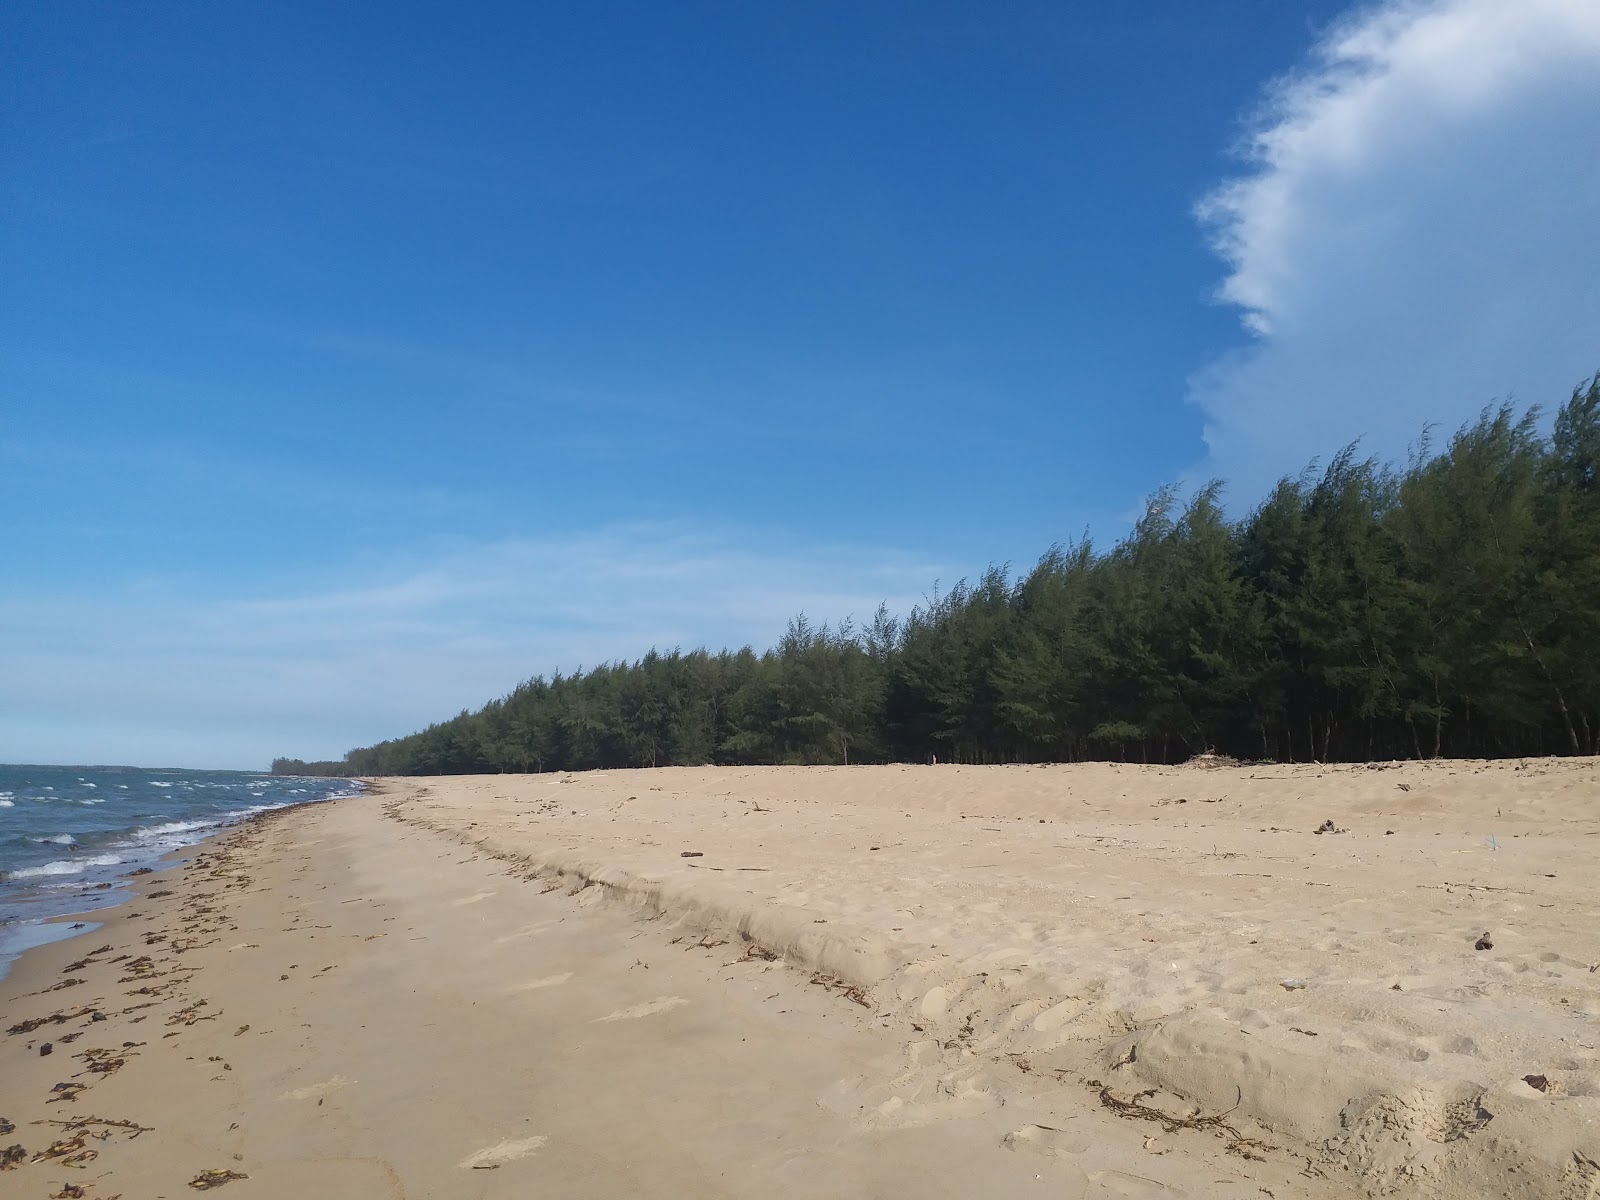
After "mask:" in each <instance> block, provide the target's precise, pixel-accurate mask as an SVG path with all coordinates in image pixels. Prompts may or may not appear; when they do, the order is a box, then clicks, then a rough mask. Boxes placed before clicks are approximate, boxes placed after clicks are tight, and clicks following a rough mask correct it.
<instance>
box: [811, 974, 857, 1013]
mask: <svg viewBox="0 0 1600 1200" xmlns="http://www.w3.org/2000/svg"><path fill="white" fill-rule="evenodd" d="M811 982H812V983H814V984H816V985H817V986H818V987H821V988H825V989H826V990H828V991H830V992H837V993H838V994H839V995H841V996H843V997H844V998H845V999H846V1000H854V1001H855V1002H856V1003H857V1004H859V1005H861V1007H862V1008H871V1007H872V1002H871V1001H869V1000H868V999H867V994H866V992H864V991H862V989H861V988H859V987H857V986H856V985H855V984H853V983H846V982H845V981H844V980H842V979H839V978H837V977H836V976H833V975H826V974H824V973H823V972H821V971H818V972H816V973H815V974H813V975H812V976H811Z"/></svg>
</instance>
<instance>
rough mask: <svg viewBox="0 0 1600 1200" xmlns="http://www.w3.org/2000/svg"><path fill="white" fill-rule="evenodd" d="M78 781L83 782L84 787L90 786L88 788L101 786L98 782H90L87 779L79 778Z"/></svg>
mask: <svg viewBox="0 0 1600 1200" xmlns="http://www.w3.org/2000/svg"><path fill="white" fill-rule="evenodd" d="M78 782H79V783H81V784H83V786H84V787H88V788H92V787H99V786H100V785H99V784H98V783H89V782H88V781H87V780H83V779H80V780H78Z"/></svg>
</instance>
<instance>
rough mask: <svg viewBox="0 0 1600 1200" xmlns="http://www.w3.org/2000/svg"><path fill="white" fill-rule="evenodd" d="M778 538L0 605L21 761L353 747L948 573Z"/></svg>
mask: <svg viewBox="0 0 1600 1200" xmlns="http://www.w3.org/2000/svg"><path fill="white" fill-rule="evenodd" d="M760 543H761V538H760V537H759V536H758V535H756V534H753V533H750V532H743V533H727V534H723V535H709V534H705V533H697V532H694V531H691V530H687V529H685V528H683V527H681V526H674V525H632V526H625V527H617V528H612V529H607V530H602V531H598V532H591V533H587V534H581V535H575V536H571V537H561V538H551V539H546V540H538V541H535V540H516V541H505V542H500V543H496V544H492V545H467V546H462V547H460V548H459V549H457V550H455V551H453V552H450V553H446V554H443V555H441V556H440V557H438V558H437V559H436V560H434V561H432V562H429V563H426V564H423V565H421V566H416V565H413V566H411V567H410V568H408V569H405V568H398V567H397V568H394V569H392V570H390V571H388V572H387V573H385V574H383V575H382V576H380V577H375V578H372V579H371V580H370V581H369V582H368V583H367V584H366V585H365V586H362V587H358V588H353V589H349V588H346V589H336V590H317V589H315V588H304V587H302V588H298V589H292V590H291V589H288V588H281V589H280V594H278V595H276V596H273V597H270V598H266V599H262V598H259V596H256V597H252V598H239V597H233V596H213V597H209V598H203V599H202V598H195V597H194V596H192V595H186V594H185V593H184V592H183V591H181V590H178V589H175V588H167V587H164V586H160V585H149V584H146V585H143V586H138V587H126V588H121V589H119V590H115V591H112V592H110V593H108V594H106V595H104V596H101V597H96V598H94V599H85V598H82V597H75V598H57V599H48V598H29V599H27V600H12V601H8V602H0V762H17V761H35V762H37V761H52V762H85V761H94V762H122V761H130V762H134V763H139V764H153V763H179V764H183V765H187V766H264V765H265V764H266V761H267V760H268V759H270V758H271V757H272V756H274V755H275V754H293V755H298V756H301V757H305V758H313V757H322V756H331V757H337V756H339V755H342V754H343V752H344V751H345V750H347V749H349V748H350V747H352V746H355V745H363V744H368V743H371V742H373V741H377V740H380V739H382V738H385V737H391V736H395V735H399V734H404V733H409V732H411V731H412V730H413V729H417V728H420V727H422V726H423V725H426V724H428V723H429V722H431V721H435V720H439V719H441V718H444V717H448V716H451V715H453V714H454V713H455V712H457V711H459V710H460V709H461V708H463V707H471V708H476V707H477V706H478V705H480V704H481V703H483V702H484V701H485V700H488V699H491V698H493V697H494V696H498V695H502V694H504V693H505V692H507V691H509V690H510V689H511V688H512V687H514V686H515V685H516V684H517V683H518V682H520V681H521V680H522V679H524V678H526V677H528V676H531V675H534V674H541V673H543V674H548V673H549V672H551V671H552V670H554V669H557V668H560V669H562V670H566V671H571V670H573V669H575V668H577V667H579V666H588V667H592V666H595V665H597V664H599V663H600V662H603V661H610V660H613V659H619V658H635V657H638V656H639V655H642V654H643V653H645V652H646V651H647V650H649V649H650V648H651V647H652V646H654V647H657V648H659V649H662V650H670V649H671V648H673V647H674V646H681V647H683V648H684V649H691V648H693V647H695V646H697V645H701V644H708V645H710V646H712V648H714V649H715V648H720V647H722V646H724V645H727V646H729V647H731V648H735V649H736V648H738V647H739V646H741V645H744V644H746V643H749V644H752V645H754V646H756V647H757V649H764V648H765V647H767V646H768V645H770V644H771V643H773V642H774V641H776V639H777V637H778V636H779V635H780V634H781V633H782V631H783V627H784V625H785V623H786V622H787V620H788V618H789V617H791V616H793V615H794V614H795V613H796V612H799V611H805V612H806V613H807V614H809V615H810V616H812V617H813V619H815V620H818V621H822V620H829V621H837V620H838V619H839V618H841V617H844V616H847V615H850V614H854V615H855V616H857V617H858V618H865V617H870V615H871V613H872V610H873V609H875V608H876V607H877V605H878V603H879V601H885V600H886V601H887V602H888V603H889V606H890V608H891V609H892V610H895V611H898V612H904V611H907V610H909V609H910V607H911V606H912V605H913V604H914V603H916V602H917V601H918V600H919V599H920V598H921V596H922V593H923V591H924V590H925V589H926V588H927V586H928V585H929V583H930V581H932V580H933V579H934V578H936V577H937V576H938V575H940V573H941V572H940V570H939V568H938V566H936V565H934V564H930V563H927V562H924V561H919V560H915V559H913V558H911V557H910V556H908V555H905V554H901V553H898V552H894V551H879V550H873V549H871V548H864V547H859V546H856V547H849V546H845V547H831V546H823V547H818V546H810V547H779V548H775V549H751V548H749V547H750V546H751V545H754V544H760ZM945 574H946V575H948V574H949V573H948V572H945Z"/></svg>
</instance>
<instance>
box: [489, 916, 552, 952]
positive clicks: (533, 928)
mask: <svg viewBox="0 0 1600 1200" xmlns="http://www.w3.org/2000/svg"><path fill="white" fill-rule="evenodd" d="M554 924H555V922H554V921H539V922H537V923H536V924H533V925H524V926H523V927H522V928H521V929H518V930H517V931H516V932H514V933H506V934H501V935H500V936H499V937H497V938H495V939H494V944H495V945H496V946H503V945H505V944H506V943H507V942H514V941H516V940H517V939H518V938H525V937H537V936H538V935H539V934H541V933H543V932H544V931H545V930H546V929H549V928H550V927H551V926H552V925H554Z"/></svg>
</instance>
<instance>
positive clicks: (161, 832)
mask: <svg viewBox="0 0 1600 1200" xmlns="http://www.w3.org/2000/svg"><path fill="white" fill-rule="evenodd" d="M232 815H233V814H232V813H220V814H218V815H217V816H215V817H210V818H207V819H206V820H202V821H168V822H167V823H166V824H165V825H146V826H141V827H140V828H138V829H135V830H134V831H133V837H134V840H136V841H139V840H143V839H145V838H149V837H162V836H166V835H170V834H174V833H193V832H194V831H195V830H196V829H210V828H211V827H212V826H214V825H221V824H224V823H225V822H226V821H227V819H228V818H229V817H230V816H232Z"/></svg>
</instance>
